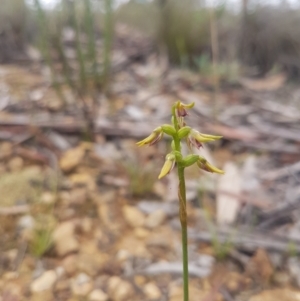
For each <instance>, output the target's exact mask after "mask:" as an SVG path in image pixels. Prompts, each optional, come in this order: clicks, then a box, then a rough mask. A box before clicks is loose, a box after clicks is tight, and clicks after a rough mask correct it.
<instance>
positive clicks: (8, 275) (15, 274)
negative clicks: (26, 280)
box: [2, 271, 19, 280]
mask: <svg viewBox="0 0 300 301" xmlns="http://www.w3.org/2000/svg"><path fill="white" fill-rule="evenodd" d="M18 277H19V273H18V272H12V271H9V272H5V273H4V274H3V276H2V278H3V279H5V280H13V279H17V278H18Z"/></svg>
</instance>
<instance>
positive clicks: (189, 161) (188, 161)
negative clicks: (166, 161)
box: [182, 154, 199, 167]
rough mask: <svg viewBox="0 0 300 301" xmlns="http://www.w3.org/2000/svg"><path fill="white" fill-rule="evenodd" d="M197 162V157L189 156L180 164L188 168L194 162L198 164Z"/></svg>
mask: <svg viewBox="0 0 300 301" xmlns="http://www.w3.org/2000/svg"><path fill="white" fill-rule="evenodd" d="M198 160H199V156H198V155H194V154H191V155H188V156H186V157H185V158H184V159H183V160H182V163H183V164H184V167H189V166H191V165H193V164H195V163H196V162H198Z"/></svg>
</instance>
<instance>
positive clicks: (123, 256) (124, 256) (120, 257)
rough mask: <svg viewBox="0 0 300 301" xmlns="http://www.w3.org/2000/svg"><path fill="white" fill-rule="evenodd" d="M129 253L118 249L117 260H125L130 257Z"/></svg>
mask: <svg viewBox="0 0 300 301" xmlns="http://www.w3.org/2000/svg"><path fill="white" fill-rule="evenodd" d="M130 256H131V254H130V252H128V251H127V250H124V249H121V250H119V252H118V253H117V256H116V258H117V260H119V261H120V262H123V261H126V260H128V259H129V258H130Z"/></svg>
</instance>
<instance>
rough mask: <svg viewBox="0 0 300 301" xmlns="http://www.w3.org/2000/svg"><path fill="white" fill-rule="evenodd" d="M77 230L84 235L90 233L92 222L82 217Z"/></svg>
mask: <svg viewBox="0 0 300 301" xmlns="http://www.w3.org/2000/svg"><path fill="white" fill-rule="evenodd" d="M79 228H80V230H81V231H82V232H84V233H90V232H91V231H92V230H93V220H92V219H91V218H89V217H84V218H83V219H82V220H81V221H80V224H79Z"/></svg>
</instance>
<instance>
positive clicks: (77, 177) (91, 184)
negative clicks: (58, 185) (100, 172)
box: [69, 173, 97, 191]
mask: <svg viewBox="0 0 300 301" xmlns="http://www.w3.org/2000/svg"><path fill="white" fill-rule="evenodd" d="M69 180H70V182H71V183H72V184H73V185H84V186H86V187H87V189H88V190H90V191H95V189H96V187H97V185H96V182H95V177H94V176H93V175H91V174H88V173H75V174H72V175H71V176H70V177H69Z"/></svg>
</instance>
